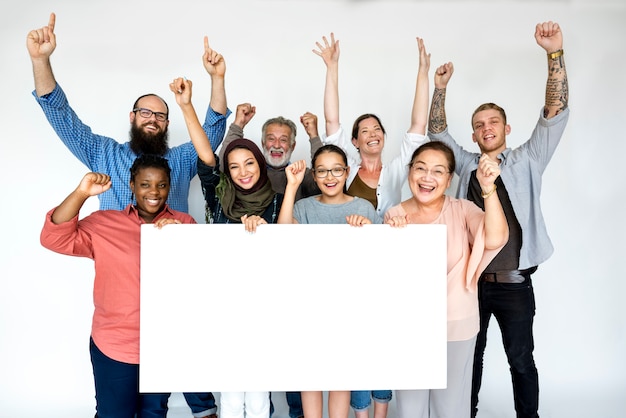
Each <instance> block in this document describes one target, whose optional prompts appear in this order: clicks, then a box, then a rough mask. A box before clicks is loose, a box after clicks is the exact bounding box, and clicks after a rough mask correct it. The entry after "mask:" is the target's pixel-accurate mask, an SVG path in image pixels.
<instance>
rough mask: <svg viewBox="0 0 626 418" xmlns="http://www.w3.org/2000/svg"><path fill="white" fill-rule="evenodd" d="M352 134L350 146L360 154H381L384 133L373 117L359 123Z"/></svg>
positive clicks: (383, 144)
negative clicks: (352, 145)
mask: <svg viewBox="0 0 626 418" xmlns="http://www.w3.org/2000/svg"><path fill="white" fill-rule="evenodd" d="M352 134H353V137H352V144H354V146H355V147H357V148H358V149H359V152H360V153H361V154H364V153H365V154H374V155H380V154H381V153H382V152H383V147H384V146H385V132H384V130H383V127H382V126H381V124H380V122H379V121H378V120H377V119H376V118H375V117H373V116H370V117H367V118H364V119H362V120H361V121H359V122H358V124H357V125H356V127H355V129H354V130H353V132H352Z"/></svg>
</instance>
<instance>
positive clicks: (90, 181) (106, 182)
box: [77, 173, 111, 197]
mask: <svg viewBox="0 0 626 418" xmlns="http://www.w3.org/2000/svg"><path fill="white" fill-rule="evenodd" d="M110 188H111V177H109V175H108V174H104V173H87V174H85V176H84V177H83V179H82V180H81V182H80V184H79V185H78V188H77V191H78V192H79V193H81V194H82V195H83V196H87V197H90V196H96V195H99V194H101V193H104V192H106V191H107V190H109V189H110Z"/></svg>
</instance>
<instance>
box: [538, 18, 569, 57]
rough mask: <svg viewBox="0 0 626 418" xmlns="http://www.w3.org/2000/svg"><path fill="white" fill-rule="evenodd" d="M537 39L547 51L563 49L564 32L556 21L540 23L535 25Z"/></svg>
mask: <svg viewBox="0 0 626 418" xmlns="http://www.w3.org/2000/svg"><path fill="white" fill-rule="evenodd" d="M535 40H536V41H537V44H538V45H539V46H540V47H542V48H543V49H545V50H546V52H547V53H551V52H556V51H558V50H559V49H563V34H562V33H561V28H560V27H559V24H558V23H556V22H543V23H538V24H537V26H536V27H535Z"/></svg>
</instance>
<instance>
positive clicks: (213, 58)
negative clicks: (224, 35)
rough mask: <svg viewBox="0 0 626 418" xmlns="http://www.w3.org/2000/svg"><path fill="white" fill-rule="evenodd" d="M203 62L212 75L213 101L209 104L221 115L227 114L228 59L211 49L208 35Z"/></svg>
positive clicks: (205, 40) (205, 39)
mask: <svg viewBox="0 0 626 418" xmlns="http://www.w3.org/2000/svg"><path fill="white" fill-rule="evenodd" d="M202 64H203V65H204V68H205V69H206V72H207V73H209V75H210V76H211V102H210V103H209V106H211V109H213V110H214V111H216V112H217V113H219V114H220V115H225V114H226V112H227V110H228V105H227V103H226V85H225V75H226V61H224V57H223V56H222V55H221V54H218V53H217V51H214V50H213V49H211V47H210V46H209V38H208V37H207V36H205V37H204V54H203V55H202Z"/></svg>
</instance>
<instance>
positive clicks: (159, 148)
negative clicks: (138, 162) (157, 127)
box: [129, 123, 168, 156]
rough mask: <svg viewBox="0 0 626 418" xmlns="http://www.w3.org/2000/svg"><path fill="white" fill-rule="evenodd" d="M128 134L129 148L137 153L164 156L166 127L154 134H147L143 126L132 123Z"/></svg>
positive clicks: (165, 150)
mask: <svg viewBox="0 0 626 418" xmlns="http://www.w3.org/2000/svg"><path fill="white" fill-rule="evenodd" d="M129 135H130V149H132V150H133V152H134V153H135V154H137V155H140V154H155V155H160V156H164V155H165V153H166V152H167V139H168V132H167V129H166V130H165V131H159V132H157V133H155V134H148V133H146V132H145V131H144V130H143V127H141V126H138V125H137V124H135V123H133V124H131V125H130V132H129Z"/></svg>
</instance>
